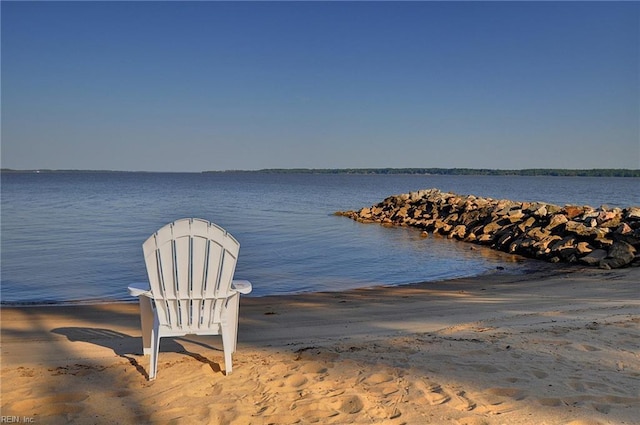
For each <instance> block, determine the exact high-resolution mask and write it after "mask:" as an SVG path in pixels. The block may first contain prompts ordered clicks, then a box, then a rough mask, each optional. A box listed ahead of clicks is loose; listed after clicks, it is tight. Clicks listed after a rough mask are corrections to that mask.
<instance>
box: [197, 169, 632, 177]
mask: <svg viewBox="0 0 640 425" xmlns="http://www.w3.org/2000/svg"><path fill="white" fill-rule="evenodd" d="M234 171H236V172H240V170H234ZM209 172H216V171H209ZM250 172H254V173H274V174H276V173H278V174H294V173H303V174H420V175H444V176H568V177H640V170H628V169H615V168H611V169H609V168H607V169H603V168H598V169H591V170H570V169H549V168H530V169H525V170H495V169H489V168H269V169H263V170H257V171H250Z"/></svg>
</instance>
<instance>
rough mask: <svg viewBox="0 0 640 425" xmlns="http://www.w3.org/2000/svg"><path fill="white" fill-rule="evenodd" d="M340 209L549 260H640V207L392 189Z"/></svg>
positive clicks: (612, 264) (605, 263)
mask: <svg viewBox="0 0 640 425" xmlns="http://www.w3.org/2000/svg"><path fill="white" fill-rule="evenodd" d="M336 215H341V216H346V217H350V218H352V219H354V220H357V221H359V222H362V223H380V224H382V225H388V226H410V227H415V228H418V229H421V230H422V231H423V236H428V234H429V232H432V233H434V234H438V235H443V236H446V237H448V238H452V239H457V240H461V241H465V242H471V243H476V244H482V245H487V246H490V247H492V248H494V249H497V250H500V251H504V252H509V253H513V254H518V255H522V256H525V257H529V258H537V259H541V260H546V261H550V262H565V263H579V264H586V265H589V266H597V267H601V268H605V269H612V268H619V267H626V266H640V256H639V255H638V252H639V251H640V207H637V206H636V207H629V208H624V209H622V208H609V207H607V206H601V207H600V208H593V207H590V206H576V205H565V206H564V207H560V206H557V205H552V204H547V203H542V202H515V201H510V200H497V199H491V198H481V197H476V196H473V195H458V194H455V193H448V192H441V191H440V190H438V189H428V190H421V191H417V192H411V193H405V194H401V195H394V196H390V197H388V198H386V199H385V200H383V201H382V202H380V203H378V204H375V205H373V206H371V207H366V208H362V209H360V210H358V211H339V212H336Z"/></svg>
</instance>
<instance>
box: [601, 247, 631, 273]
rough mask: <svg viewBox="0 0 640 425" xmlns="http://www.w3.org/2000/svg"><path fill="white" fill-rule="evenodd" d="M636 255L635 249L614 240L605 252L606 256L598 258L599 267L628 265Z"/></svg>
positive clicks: (607, 267)
mask: <svg viewBox="0 0 640 425" xmlns="http://www.w3.org/2000/svg"><path fill="white" fill-rule="evenodd" d="M635 255H636V249H635V248H634V247H633V246H632V245H630V244H628V243H626V242H622V241H618V242H614V243H613V245H611V248H609V251H608V252H607V256H606V257H605V258H603V259H602V260H600V264H599V265H600V267H601V268H604V269H617V268H620V267H624V266H627V265H629V264H630V263H631V262H632V261H633V260H634V259H635Z"/></svg>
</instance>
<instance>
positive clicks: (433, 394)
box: [416, 382, 451, 406]
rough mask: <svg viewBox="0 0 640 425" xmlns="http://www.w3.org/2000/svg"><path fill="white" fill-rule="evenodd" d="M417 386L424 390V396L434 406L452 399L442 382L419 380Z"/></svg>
mask: <svg viewBox="0 0 640 425" xmlns="http://www.w3.org/2000/svg"><path fill="white" fill-rule="evenodd" d="M416 388H417V389H418V390H420V391H422V393H423V395H424V398H425V399H426V400H427V402H429V404H430V405H432V406H437V405H439V404H444V403H447V402H448V401H450V400H451V397H450V396H449V394H447V393H446V392H445V391H444V390H443V389H442V386H440V384H435V383H430V382H417V383H416Z"/></svg>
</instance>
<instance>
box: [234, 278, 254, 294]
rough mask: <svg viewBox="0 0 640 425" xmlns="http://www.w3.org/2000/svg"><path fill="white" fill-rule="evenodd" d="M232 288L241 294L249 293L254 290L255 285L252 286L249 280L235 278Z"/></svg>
mask: <svg viewBox="0 0 640 425" xmlns="http://www.w3.org/2000/svg"><path fill="white" fill-rule="evenodd" d="M231 288H232V289H235V290H236V291H238V292H240V293H241V294H248V293H249V292H251V291H252V290H253V287H252V286H251V282H249V281H248V280H236V279H234V280H233V282H231Z"/></svg>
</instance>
